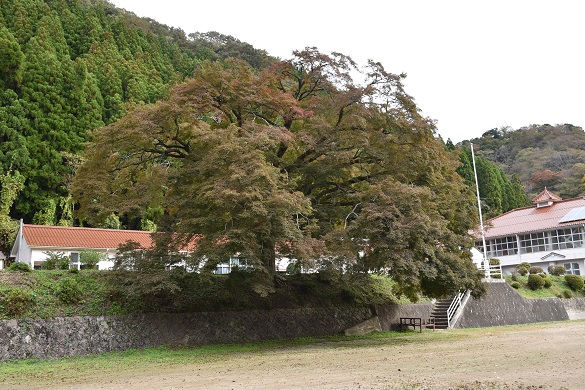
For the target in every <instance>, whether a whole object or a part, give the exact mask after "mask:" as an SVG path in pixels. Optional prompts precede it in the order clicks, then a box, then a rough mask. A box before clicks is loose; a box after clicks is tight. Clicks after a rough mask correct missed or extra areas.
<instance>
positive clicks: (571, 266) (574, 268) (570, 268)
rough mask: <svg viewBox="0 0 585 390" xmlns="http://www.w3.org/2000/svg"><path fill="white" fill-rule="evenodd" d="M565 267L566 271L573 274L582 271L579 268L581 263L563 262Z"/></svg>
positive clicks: (579, 273)
mask: <svg viewBox="0 0 585 390" xmlns="http://www.w3.org/2000/svg"><path fill="white" fill-rule="evenodd" d="M563 267H565V272H566V273H568V274H572V275H581V271H580V270H579V263H565V264H563Z"/></svg>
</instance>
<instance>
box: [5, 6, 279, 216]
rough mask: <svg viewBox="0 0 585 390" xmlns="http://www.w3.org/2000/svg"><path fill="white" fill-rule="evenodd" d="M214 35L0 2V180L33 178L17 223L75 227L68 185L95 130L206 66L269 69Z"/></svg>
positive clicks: (109, 12)
mask: <svg viewBox="0 0 585 390" xmlns="http://www.w3.org/2000/svg"><path fill="white" fill-rule="evenodd" d="M209 35H210V36H214V37H216V38H217V39H216V42H215V43H213V44H211V43H210V42H211V41H210V40H209V39H207V40H205V39H203V38H200V39H197V40H196V39H194V38H188V37H187V36H186V35H185V33H184V32H183V31H182V30H180V29H174V28H169V27H167V26H165V25H162V24H159V23H157V22H156V21H154V20H152V19H142V18H138V17H136V15H134V14H132V13H131V12H128V11H125V10H120V9H117V8H115V7H114V6H113V5H111V4H110V3H108V2H107V1H105V0H73V1H66V0H8V1H2V2H0V174H5V173H7V172H8V171H9V170H10V169H12V170H14V171H18V172H19V173H20V174H21V175H23V176H24V177H25V178H26V185H25V187H24V188H23V189H22V191H20V193H19V194H18V197H17V200H16V201H15V202H14V208H13V209H12V210H11V212H10V215H11V216H12V217H13V218H15V219H19V218H24V220H25V221H26V222H34V223H43V224H51V225H53V224H62V225H70V224H72V223H73V215H72V209H73V204H72V201H71V199H70V197H69V191H68V183H69V179H70V177H71V175H72V174H73V172H74V170H75V168H76V167H77V166H78V165H79V163H80V158H79V154H80V152H81V151H82V148H83V144H84V142H86V141H88V140H89V134H88V132H89V131H90V130H91V129H94V128H97V127H100V126H103V125H107V124H110V123H112V122H114V121H116V120H117V119H119V118H121V117H122V116H123V115H124V114H125V112H126V110H127V107H128V106H132V105H135V104H141V103H154V102H155V101H157V100H159V99H160V98H161V97H163V96H164V95H165V94H166V93H167V91H168V89H169V87H170V86H172V85H175V84H176V83H177V82H180V81H182V80H183V79H184V78H185V76H190V75H192V73H193V70H194V67H195V64H197V63H198V62H199V61H201V60H203V59H210V58H211V59H213V58H221V57H222V55H227V54H229V55H230V56H236V57H237V56H243V57H246V58H247V59H249V60H250V61H252V60H253V61H254V63H255V64H258V66H261V65H263V64H267V63H269V61H270V60H269V58H268V56H267V55H266V53H265V52H264V51H261V50H256V49H254V48H253V47H251V46H250V45H248V44H246V43H243V42H240V41H238V40H237V39H235V38H233V37H225V36H223V35H221V34H217V33H216V34H211V33H210V34H209ZM202 37H203V35H202ZM221 39H223V41H221ZM222 53H223V54H222Z"/></svg>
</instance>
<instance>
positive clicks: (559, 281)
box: [504, 275, 585, 298]
mask: <svg viewBox="0 0 585 390" xmlns="http://www.w3.org/2000/svg"><path fill="white" fill-rule="evenodd" d="M546 278H547V279H549V280H550V281H551V282H552V284H551V286H550V287H549V288H541V289H538V290H531V289H530V288H528V286H527V283H528V275H526V276H520V275H517V276H516V279H517V282H518V283H520V288H518V289H516V291H518V293H520V295H522V296H523V297H525V298H563V297H564V296H565V295H564V294H565V291H570V292H571V293H572V295H573V297H575V298H581V297H585V291H584V290H581V291H573V290H571V288H570V287H569V286H568V285H567V283H566V282H565V277H564V276H555V275H547V276H546ZM504 279H505V280H506V282H507V283H508V284H510V285H511V284H512V283H513V282H514V281H513V280H512V276H505V277H504Z"/></svg>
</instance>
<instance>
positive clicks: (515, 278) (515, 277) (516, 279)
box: [512, 274, 518, 282]
mask: <svg viewBox="0 0 585 390" xmlns="http://www.w3.org/2000/svg"><path fill="white" fill-rule="evenodd" d="M512 280H513V281H514V282H517V281H518V275H516V274H512Z"/></svg>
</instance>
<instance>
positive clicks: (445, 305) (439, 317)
mask: <svg viewBox="0 0 585 390" xmlns="http://www.w3.org/2000/svg"><path fill="white" fill-rule="evenodd" d="M451 302H453V298H448V299H438V300H437V301H436V302H435V306H434V307H433V311H432V312H431V317H435V329H447V328H448V327H449V319H448V318H449V317H448V315H447V311H448V310H449V307H450V306H451Z"/></svg>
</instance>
